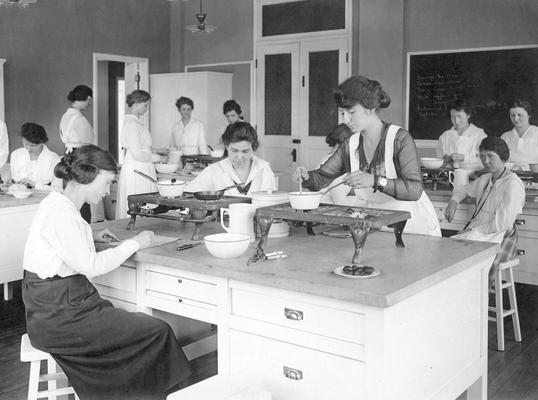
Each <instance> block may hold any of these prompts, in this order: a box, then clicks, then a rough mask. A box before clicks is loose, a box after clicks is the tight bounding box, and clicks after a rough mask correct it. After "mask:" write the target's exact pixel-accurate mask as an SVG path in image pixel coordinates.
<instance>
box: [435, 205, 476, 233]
mask: <svg viewBox="0 0 538 400" xmlns="http://www.w3.org/2000/svg"><path fill="white" fill-rule="evenodd" d="M446 205H447V203H441V202H433V208H434V209H435V213H436V214H437V219H438V220H439V224H440V225H441V228H442V229H454V230H460V229H463V227H464V226H465V224H466V223H467V221H469V219H470V218H471V216H472V215H473V209H474V206H473V205H472V204H460V205H458V208H457V210H456V214H454V218H453V219H452V222H448V221H447V219H446V218H445V210H446Z"/></svg>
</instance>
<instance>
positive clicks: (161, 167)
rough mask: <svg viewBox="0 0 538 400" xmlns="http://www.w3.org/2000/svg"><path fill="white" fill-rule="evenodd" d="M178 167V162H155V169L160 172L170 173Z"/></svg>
mask: <svg viewBox="0 0 538 400" xmlns="http://www.w3.org/2000/svg"><path fill="white" fill-rule="evenodd" d="M178 167H179V164H163V163H158V164H155V169H156V170H157V172H158V173H160V174H171V173H172V172H176V170H177V169H178Z"/></svg>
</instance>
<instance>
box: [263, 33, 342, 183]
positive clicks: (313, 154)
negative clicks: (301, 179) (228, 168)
mask: <svg viewBox="0 0 538 400" xmlns="http://www.w3.org/2000/svg"><path fill="white" fill-rule="evenodd" d="M256 59H257V70H256V84H257V96H256V97H257V99H256V100H257V101H256V104H257V112H256V115H257V116H258V118H257V122H258V123H257V128H258V134H259V135H260V139H261V142H262V148H261V149H262V157H263V158H264V159H265V160H267V161H269V162H270V163H271V166H272V168H273V170H274V171H275V172H276V173H277V174H278V175H279V188H280V190H287V191H290V190H292V189H296V188H295V186H297V185H296V184H293V183H292V182H291V174H292V172H293V170H294V169H295V168H296V167H297V166H305V167H307V168H308V169H313V168H316V167H317V166H318V164H319V163H320V161H321V160H322V158H324V156H326V155H327V153H328V152H329V147H328V145H327V144H326V143H325V136H326V135H327V134H328V133H329V132H330V131H331V130H333V129H334V128H335V127H336V126H337V125H338V122H339V119H340V118H339V114H338V108H337V107H336V104H335V102H334V90H335V89H336V88H337V86H338V84H339V83H340V82H342V81H343V80H344V79H345V78H347V77H348V76H349V75H350V62H349V41H348V39H347V38H343V37H339V38H333V39H324V40H312V41H300V42H293V43H284V44H283V43H278V44H264V45H259V46H258V47H257V54H256Z"/></svg>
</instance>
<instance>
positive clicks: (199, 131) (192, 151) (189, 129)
mask: <svg viewBox="0 0 538 400" xmlns="http://www.w3.org/2000/svg"><path fill="white" fill-rule="evenodd" d="M176 107H177V109H178V111H179V114H180V115H181V119H180V120H179V121H177V122H176V123H175V124H174V126H173V127H172V137H171V138H170V148H171V149H177V150H180V151H181V152H182V153H183V154H185V155H196V154H208V148H207V139H206V137H205V132H204V125H203V124H202V122H201V121H198V120H197V119H196V118H192V117H191V114H192V110H193V109H194V102H193V101H192V100H191V99H189V98H188V97H180V98H179V99H177V101H176Z"/></svg>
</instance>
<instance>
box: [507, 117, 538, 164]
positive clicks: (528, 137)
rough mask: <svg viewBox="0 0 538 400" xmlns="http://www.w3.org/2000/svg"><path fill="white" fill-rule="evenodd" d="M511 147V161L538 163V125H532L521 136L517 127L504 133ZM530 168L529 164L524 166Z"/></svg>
mask: <svg viewBox="0 0 538 400" xmlns="http://www.w3.org/2000/svg"><path fill="white" fill-rule="evenodd" d="M501 139H503V140H504V141H505V142H506V143H507V144H508V148H509V149H510V161H511V162H514V163H519V164H532V163H538V126H535V125H530V126H529V127H528V128H527V130H526V131H525V132H523V135H521V137H520V136H519V135H518V133H517V131H516V128H513V129H511V130H509V131H508V132H505V133H503V134H502V136H501ZM524 169H528V166H524Z"/></svg>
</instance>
